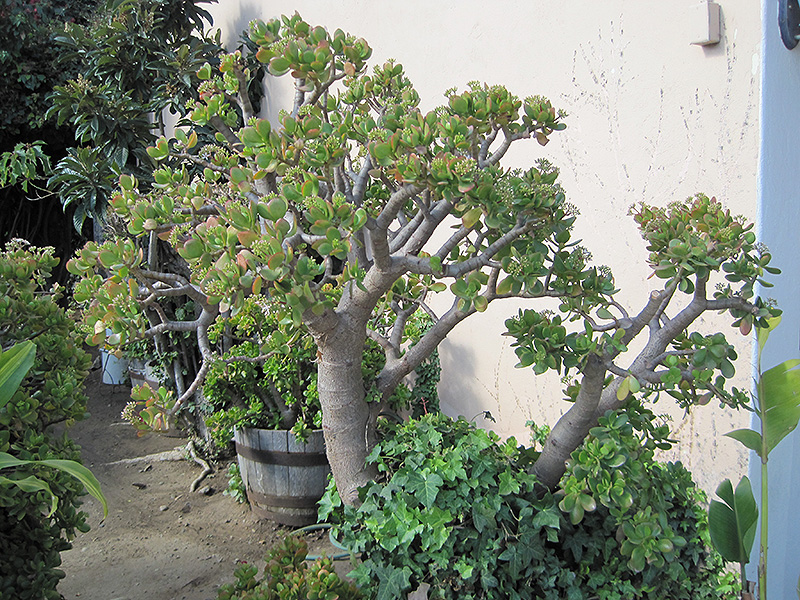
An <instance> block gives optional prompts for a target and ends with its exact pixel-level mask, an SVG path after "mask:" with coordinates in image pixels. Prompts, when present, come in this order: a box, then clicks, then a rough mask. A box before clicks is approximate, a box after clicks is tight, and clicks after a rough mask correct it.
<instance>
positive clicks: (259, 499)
mask: <svg viewBox="0 0 800 600" xmlns="http://www.w3.org/2000/svg"><path fill="white" fill-rule="evenodd" d="M247 498H248V500H250V503H251V504H253V505H255V506H259V507H260V508H261V509H263V510H269V509H270V508H313V509H315V510H316V508H317V502H319V497H314V496H273V495H272V494H262V493H261V492H256V491H255V490H252V489H249V488H248V490H247Z"/></svg>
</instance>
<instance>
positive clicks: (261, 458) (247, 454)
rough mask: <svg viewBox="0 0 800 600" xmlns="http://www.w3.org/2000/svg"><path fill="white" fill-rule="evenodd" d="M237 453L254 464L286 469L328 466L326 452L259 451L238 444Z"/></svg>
mask: <svg viewBox="0 0 800 600" xmlns="http://www.w3.org/2000/svg"><path fill="white" fill-rule="evenodd" d="M236 453H237V454H238V455H239V456H242V457H244V458H246V459H248V460H252V461H253V462H257V463H263V464H265V465H281V466H284V467H319V466H323V465H327V464H328V458H327V456H325V453H324V452H314V453H311V452H308V453H306V452H282V451H280V450H257V449H256V448H251V447H250V446H242V445H241V444H239V443H238V442H237V443H236Z"/></svg>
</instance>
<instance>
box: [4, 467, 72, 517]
mask: <svg viewBox="0 0 800 600" xmlns="http://www.w3.org/2000/svg"><path fill="white" fill-rule="evenodd" d="M0 485H15V486H17V487H18V488H19V489H21V490H22V491H23V492H26V493H28V494H35V493H36V492H45V493H46V494H47V495H48V496H49V497H50V512H48V513H47V516H48V517H49V516H50V515H52V514H53V513H54V512H56V508H57V507H58V498H56V495H55V494H54V493H53V492H52V490H51V489H50V486H49V485H47V483H46V482H44V481H42V480H41V479H39V478H38V477H34V476H33V475H31V476H30V477H26V478H25V479H9V478H8V477H3V476H1V475H0Z"/></svg>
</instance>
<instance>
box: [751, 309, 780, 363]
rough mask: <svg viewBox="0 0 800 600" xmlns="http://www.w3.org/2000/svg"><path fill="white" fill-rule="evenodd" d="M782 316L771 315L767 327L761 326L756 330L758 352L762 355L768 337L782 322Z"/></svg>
mask: <svg viewBox="0 0 800 600" xmlns="http://www.w3.org/2000/svg"><path fill="white" fill-rule="evenodd" d="M780 322H781V317H780V316H777V317H771V318H769V319H767V327H759V328H758V329H757V330H756V335H757V337H758V354H759V356H761V351H762V350H763V349H764V345H765V344H766V343H767V339H769V334H770V333H772V331H773V330H774V329H775V328H776V327H777V326H778V325H779V324H780Z"/></svg>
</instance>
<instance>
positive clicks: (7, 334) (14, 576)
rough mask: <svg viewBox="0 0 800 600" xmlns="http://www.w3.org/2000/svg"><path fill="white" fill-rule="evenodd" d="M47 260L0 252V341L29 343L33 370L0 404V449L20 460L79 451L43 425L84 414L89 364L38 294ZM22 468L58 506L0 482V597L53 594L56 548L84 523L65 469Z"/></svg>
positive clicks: (37, 253) (24, 250)
mask: <svg viewBox="0 0 800 600" xmlns="http://www.w3.org/2000/svg"><path fill="white" fill-rule="evenodd" d="M55 262H56V260H55V259H53V257H52V249H44V250H42V249H35V248H28V247H27V246H26V245H24V244H22V243H15V244H11V245H9V246H8V247H7V248H6V250H5V252H2V253H0V332H2V334H0V343H2V345H3V347H7V346H9V345H11V344H13V343H15V342H18V341H22V340H26V339H31V340H33V341H34V343H35V344H36V347H37V350H36V362H35V363H34V367H33V369H32V370H31V371H30V373H29V375H28V377H27V378H26V379H25V380H24V381H23V383H22V386H21V387H20V389H19V390H18V391H17V393H16V394H15V395H14V396H13V398H12V399H11V401H10V402H9V403H8V404H7V405H6V406H5V407H3V408H2V409H0V452H8V453H10V454H12V455H13V456H15V457H17V458H19V459H21V460H39V459H48V458H62V459H71V460H79V458H80V456H79V452H78V448H77V446H75V444H74V443H73V442H72V441H71V440H70V439H69V438H68V437H67V435H66V433H61V434H57V433H56V432H55V431H53V429H52V427H51V426H52V425H54V424H56V423H67V424H69V423H70V422H73V421H76V420H81V419H83V418H84V416H85V410H86V397H85V396H84V395H83V391H82V389H83V381H84V379H85V377H86V375H87V373H88V369H89V365H90V358H89V356H88V355H87V354H86V353H85V352H84V351H83V350H82V348H81V339H80V336H79V335H77V333H76V332H75V324H74V322H73V321H72V320H71V319H70V318H69V317H68V316H67V315H66V314H65V312H64V311H63V310H62V309H61V308H59V307H58V305H57V304H56V300H57V298H58V293H57V292H55V293H52V292H51V293H40V290H41V289H42V287H41V286H43V284H44V283H45V281H46V279H47V278H48V277H49V274H50V271H51V269H52V268H53V266H55ZM29 475H35V476H36V477H38V478H39V479H42V480H43V481H45V482H46V483H47V484H48V486H49V487H50V489H51V490H52V492H53V493H54V494H55V495H56V496H57V497H58V507H57V509H56V511H55V513H54V514H53V515H52V516H51V517H46V516H45V515H46V513H47V512H48V509H49V507H50V503H49V499H48V497H47V496H46V494H45V493H43V492H40V493H36V494H30V493H27V492H23V491H22V490H20V489H19V488H17V487H16V486H3V487H0V507H2V509H0V548H2V549H3V556H4V558H3V560H2V561H0V598H14V599H15V600H16V599H19V600H24V599H31V600H40V599H41V598H59V597H60V596H59V594H58V593H57V592H56V591H55V587H56V584H57V583H58V580H59V579H60V578H61V577H63V576H64V575H63V573H62V572H61V571H60V570H59V569H57V567H58V565H59V564H60V563H61V559H60V557H59V552H61V551H62V550H66V549H68V548H69V547H70V543H69V540H70V538H72V537H73V536H74V535H75V533H76V531H86V530H88V525H87V524H86V521H85V515H84V513H82V512H79V510H78V507H79V505H80V500H79V497H80V496H81V495H83V494H84V491H83V486H82V484H81V483H80V482H78V481H77V480H76V479H74V478H73V477H72V476H70V475H68V474H66V473H63V472H61V471H57V470H53V469H45V468H40V467H19V468H17V469H16V470H15V471H14V473H13V475H12V477H14V478H24V477H27V476H29Z"/></svg>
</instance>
